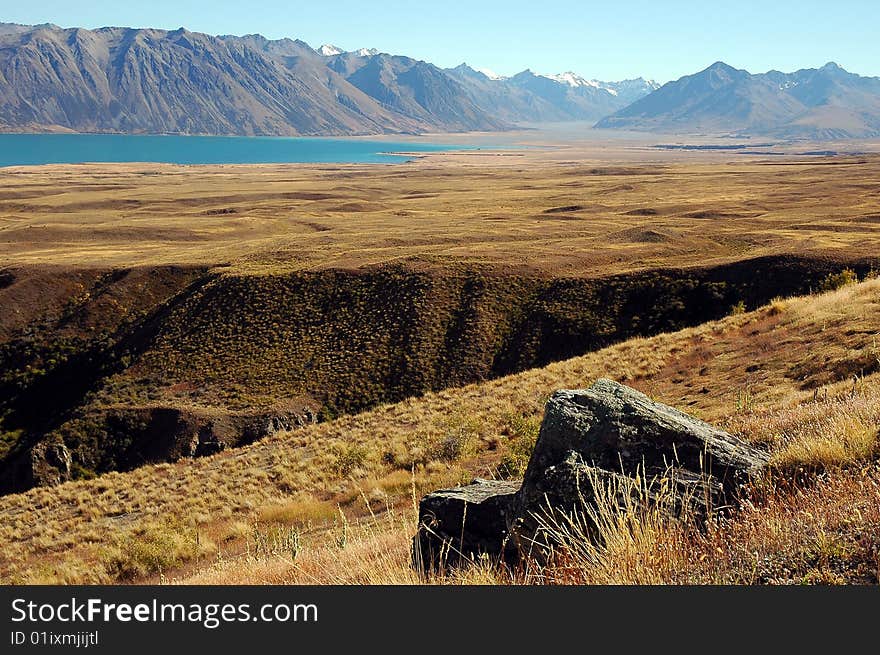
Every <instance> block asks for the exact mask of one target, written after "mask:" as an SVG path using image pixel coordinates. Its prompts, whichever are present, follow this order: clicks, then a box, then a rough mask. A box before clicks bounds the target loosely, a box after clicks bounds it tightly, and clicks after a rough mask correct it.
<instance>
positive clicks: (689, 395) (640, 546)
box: [0, 152, 880, 584]
mask: <svg viewBox="0 0 880 655" xmlns="http://www.w3.org/2000/svg"><path fill="white" fill-rule="evenodd" d="M569 154H571V153H568V152H566V153H563V155H562V156H561V157H560V156H559V155H557V156H556V158H555V160H553V161H550V159H548V158H546V157H544V156H531V157H530V156H526V155H523V156H519V155H517V156H512V155H511V153H507V154H503V155H502V154H498V155H494V154H491V153H486V154H480V155H468V156H464V155H461V156H458V157H457V158H456V157H455V156H451V155H450V156H439V157H426V158H423V159H420V160H418V161H414V162H412V163H409V164H405V165H394V166H369V167H367V166H357V165H344V166H327V165H322V166H274V165H273V166H210V167H185V166H163V165H146V164H138V165H82V166H47V167H40V168H8V169H2V170H0V273H2V272H3V271H2V269H8V270H10V271H12V272H13V277H15V276H19V277H20V278H21V279H22V280H25V281H27V279H28V275H29V274H30V272H31V271H45V270H52V271H55V273H53V276H50V277H45V278H41V277H39V276H35V277H32V278H30V279H31V280H33V282H32V283H30V286H26V287H22V288H25V289H26V294H25V295H20V296H18V295H15V294H17V293H19V292H18V291H17V290H16V289H18V288H19V287H17V283H16V284H12V285H11V286H7V287H6V289H5V291H4V290H3V289H0V291H3V292H4V293H7V294H11V295H7V296H5V297H6V298H9V299H11V300H9V302H10V303H13V304H14V306H12V305H10V306H12V312H11V313H7V312H4V314H7V315H5V316H0V328H2V330H5V331H6V332H8V334H11V335H18V334H20V333H21V331H22V330H25V331H31V330H34V329H36V328H35V327H34V326H37V327H39V326H40V325H41V322H42V321H43V320H44V317H45V304H46V302H47V301H46V298H52V297H53V294H56V295H58V296H59V298H62V300H63V302H64V303H68V298H67V297H68V295H70V296H71V297H75V296H76V295H77V294H78V293H80V292H81V291H82V289H79V287H78V286H77V285H78V284H79V283H78V282H77V280H78V278H77V276H78V275H81V274H82V271H85V270H86V269H95V268H100V269H102V270H106V271H112V270H114V269H123V268H137V269H139V270H140V269H143V270H144V271H149V270H154V269H156V267H159V266H163V265H173V266H177V267H183V268H187V267H193V270H194V271H195V272H193V273H191V274H190V273H186V274H185V275H184V276H183V278H182V281H181V280H177V281H176V282H175V284H188V283H189V282H190V281H191V280H192V279H196V278H197V277H198V275H201V273H199V272H198V271H197V270H196V269H198V270H200V271H205V270H210V271H212V272H214V273H216V274H218V275H220V276H221V277H223V276H225V277H228V278H229V279H231V280H232V281H231V282H228V283H224V284H225V285H226V286H222V288H223V289H226V288H227V287H229V286H230V285H232V287H234V285H235V284H237V282H236V280H235V279H232V278H234V277H235V276H238V277H260V278H261V279H268V278H269V277H270V276H278V275H284V274H286V273H301V272H309V271H321V272H325V271H338V270H346V271H352V270H365V269H369V268H371V267H375V266H376V265H380V264H389V263H390V264H395V263H403V264H406V266H407V267H408V268H410V269H414V270H420V269H422V270H434V271H437V270H440V271H444V270H448V269H450V268H455V267H460V266H470V265H479V266H486V267H491V268H493V269H495V270H497V271H500V272H501V273H504V274H517V275H519V274H522V275H527V276H537V277H542V276H543V277H548V278H596V277H603V276H607V275H611V274H616V273H629V272H634V271H644V270H650V269H655V268H658V267H693V266H695V265H701V266H709V265H721V264H725V263H731V262H737V261H741V260H744V259H749V258H755V257H760V256H764V255H797V256H801V257H804V256H808V257H815V258H819V259H822V258H824V259H829V260H832V261H833V262H840V263H841V266H843V265H844V264H846V262H850V261H857V260H873V259H876V257H877V252H878V250H877V241H876V233H877V230H878V229H880V156H877V155H871V154H867V155H859V156H851V157H829V158H825V157H818V158H816V157H811V158H802V159H798V158H794V159H793V158H788V157H786V158H782V157H776V158H770V157H768V158H766V159H760V158H756V159H753V158H748V157H740V158H736V157H732V156H725V157H710V156H705V155H701V156H700V157H698V158H694V159H693V160H685V161H682V160H681V159H680V158H679V157H678V156H676V157H672V158H669V159H663V160H660V161H653V162H650V163H646V162H644V161H637V160H636V159H635V158H633V159H631V160H627V161H626V162H625V163H619V162H618V163H614V162H608V161H604V162H596V163H592V162H591V163H584V162H583V161H580V160H574V159H572V160H571V161H569V160H566V159H565V157H566V156H568V155H569ZM59 272H60V273H62V275H61V276H60V277H59V276H58V275H57V274H58V273H59ZM144 275H147V273H144ZM190 275H191V277H187V276H190ZM65 276H67V277H68V278H69V280H68V282H69V286H70V289H69V290H66V291H65V293H64V294H58V292H57V289H55V288H54V287H58V286H63V285H64V284H66V282H65V280H64V277H65ZM135 277H136V276H135ZM16 279H17V278H16ZM45 280H49V282H46V281H45ZM851 281H852V280H851V278H848V277H846V276H843V277H841V278H840V279H839V282H840V283H841V284H842V283H844V282H851ZM160 282H161V280H160ZM2 283H3V280H2V279H0V286H2ZM44 284H51V285H53V288H48V287H45V288H44V286H41V285H44ZM267 284H268V282H267ZM169 285H170V283H169ZM218 285H219V283H218ZM834 286H837V284H831V285H829V287H830V288H831V287H834ZM83 288H86V286H83ZM132 288H133V289H136V288H138V287H135V286H132ZM169 288H171V287H170V286H169ZM242 288H243V289H244V291H243V293H244V292H245V291H247V289H249V288H250V289H253V288H256V287H242ZM150 289H151V291H150V293H155V298H152V297H150V298H135V300H136V301H137V302H142V303H143V304H144V305H145V307H150V306H152V305H155V304H156V303H159V304H161V302H163V301H164V300H163V299H164V298H165V297H166V296H164V295H163V294H164V293H165V291H163V289H164V287H162V284H160V283H157V284H156V285H154V286H153V287H150ZM68 291H69V294H68ZM22 293H24V292H22ZM168 293H171V292H168ZM65 294H67V295H65ZM129 296H131V297H123V296H122V295H114V294H113V293H109V294H104V295H103V296H101V298H98V299H97V300H95V302H97V303H99V304H101V303H103V304H101V307H100V311H92V312H91V313H90V314H88V315H86V317H85V318H84V319H83V320H82V322H81V323H77V322H76V321H73V322H71V321H70V320H68V318H65V317H64V316H62V319H64V320H59V321H58V324H57V325H55V324H54V323H53V324H52V325H51V326H50V327H51V330H49V332H50V333H51V334H50V336H51V338H53V339H54V338H56V337H57V336H58V335H59V334H60V335H62V336H64V335H67V334H68V333H69V332H70V333H72V331H73V330H74V328H75V329H76V331H77V332H78V333H79V332H82V333H87V332H89V333H90V332H92V331H97V332H100V330H101V329H102V328H104V326H102V325H92V324H91V323H89V320H98V319H96V318H95V317H98V318H100V317H103V318H107V317H111V316H114V317H116V318H114V320H116V321H121V320H122V318H120V317H124V316H126V315H128V314H129V313H134V310H133V309H132V308H131V307H130V306H129V304H131V303H133V304H134V305H137V302H135V300H132V298H134V295H132V293H131V292H129ZM200 297H201V296H199V295H198V294H196V295H194V296H191V298H195V299H196V301H197V300H198V299H199V298H200ZM62 300H59V304H61V303H62ZM123 301H124V302H123ZM120 303H123V304H124V303H129V304H125V305H124V306H123V305H122V304H120ZM68 304H69V303H68ZM74 304H76V303H74ZM196 304H198V303H196ZM65 306H67V305H65ZM199 306H201V305H199ZM4 309H5V308H4ZM748 309H751V308H748ZM732 310H733V311H732V312H731V315H730V316H728V317H727V318H724V319H722V320H718V321H712V322H708V323H705V324H703V325H700V326H697V327H690V328H687V329H684V330H678V331H669V332H666V333H663V334H659V335H657V336H653V337H650V338H636V339H629V340H626V341H623V342H621V343H618V344H616V345H613V346H610V347H607V348H603V349H601V350H597V351H595V352H592V353H588V354H585V355H582V356H578V357H573V358H569V359H565V360H564V361H558V362H555V363H551V364H549V365H547V366H541V367H538V368H534V369H531V370H527V371H523V372H521V373H517V374H514V375H507V376H503V377H499V378H496V379H493V380H485V381H481V382H478V383H475V384H469V385H463V386H455V387H453V388H448V389H444V390H436V391H429V392H426V393H424V394H423V395H421V396H417V397H411V398H408V399H405V400H402V401H401V402H396V403H383V404H379V405H378V406H376V407H373V408H371V409H369V410H367V411H363V412H360V413H356V414H351V415H344V416H341V417H340V418H337V419H335V420H330V421H326V422H323V423H320V424H317V425H310V426H306V427H303V428H300V429H296V430H292V431H288V432H280V433H277V434H275V435H273V436H269V437H267V438H265V439H263V440H261V441H258V442H255V443H253V444H251V445H249V446H245V447H242V448H232V449H228V450H225V451H223V452H220V453H218V454H216V455H212V456H210V457H204V458H198V459H185V460H181V461H180V462H177V463H173V464H158V465H150V466H144V467H142V468H138V469H136V470H133V471H130V472H126V473H107V474H104V475H101V476H99V477H97V478H95V479H91V480H79V481H75V482H68V483H65V484H61V485H59V486H55V487H43V488H35V489H32V490H30V491H27V492H25V493H20V494H10V495H7V496H3V497H0V578H2V580H3V581H5V582H119V581H126V582H128V581H134V582H142V581H154V582H155V581H175V582H185V583H186V582H217V583H230V584H239V583H245V582H280V583H309V582H316V583H328V582H345V583H348V582H369V583H373V582H376V583H382V582H385V583H389V582H401V583H409V582H418V581H419V580H418V578H417V576H416V575H415V573H414V572H413V571H412V570H411V569H410V568H409V566H408V562H409V555H408V549H409V539H410V538H411V536H412V534H413V532H414V530H415V513H414V501H415V499H416V498H417V497H418V496H419V495H420V494H422V493H424V492H427V491H430V490H433V489H436V488H438V487H442V486H446V485H452V484H456V483H459V482H464V481H468V480H469V479H470V478H472V477H473V476H475V475H479V476H482V477H515V476H517V475H519V474H520V473H521V472H522V469H523V466H524V464H525V461H526V460H527V457H528V454H529V452H530V449H531V446H532V444H533V442H534V439H535V437H536V434H537V428H538V425H539V422H540V419H541V415H542V411H543V405H544V402H545V400H546V398H547V396H548V395H549V394H550V393H551V392H552V391H553V390H554V389H557V388H563V387H584V386H587V385H588V384H590V382H591V381H592V380H593V379H595V378H597V377H599V376H606V377H611V378H614V379H617V380H619V381H621V382H624V383H627V384H631V385H632V386H634V387H636V388H638V389H640V390H642V391H645V392H646V393H648V394H650V395H652V396H654V397H656V398H657V399H659V400H661V401H663V402H666V403H669V404H672V405H675V406H678V407H680V408H681V409H683V410H684V411H688V412H691V413H693V414H696V415H697V416H700V417H701V418H704V419H706V420H709V421H712V422H715V423H718V424H719V425H722V426H723V427H726V428H727V429H730V430H732V431H734V432H735V433H737V434H739V435H740V436H742V437H743V438H745V439H747V440H749V441H752V442H755V443H758V444H761V445H762V446H764V447H767V448H769V449H770V450H771V453H772V462H773V474H772V475H771V480H770V481H769V482H768V483H767V486H766V487H764V488H762V489H756V490H755V493H754V496H753V498H752V499H751V501H750V503H747V504H746V505H745V507H744V508H743V509H742V510H741V511H740V512H738V513H737V514H735V515H733V516H732V517H730V518H725V519H723V520H721V519H719V520H718V521H717V522H716V523H714V524H713V526H712V528H711V529H710V530H709V531H708V533H698V532H694V531H692V530H689V529H688V528H686V527H685V526H681V525H671V524H668V523H667V522H665V521H661V520H659V518H658V517H657V516H654V515H651V514H650V513H646V514H644V515H642V514H639V513H638V512H634V513H631V514H629V515H626V514H624V515H623V516H621V517H608V525H607V535H606V537H607V538H606V539H605V540H604V541H605V544H606V546H605V547H604V549H599V550H597V549H592V550H591V549H589V548H586V547H585V546H584V544H583V540H580V541H579V540H577V539H571V540H570V544H569V545H570V548H569V549H568V550H567V551H565V552H562V553H560V558H561V559H560V560H559V561H560V562H562V565H560V566H558V567H556V568H554V569H547V570H540V571H529V570H523V571H517V572H513V573H501V572H499V571H498V570H495V569H492V568H491V567H488V566H477V567H474V568H473V569H471V570H470V571H468V572H465V573H458V574H452V573H451V574H450V575H448V576H445V577H443V578H441V579H439V580H438V581H439V582H451V583H456V582H463V583H466V582H538V583H540V582H562V583H564V582H745V583H751V582H877V580H878V575H880V539H878V536H877V535H880V511H878V507H880V470H878V466H877V463H876V459H877V455H878V446H877V434H878V430H880V402H878V401H880V356H878V344H877V337H878V335H880V282H878V281H877V280H876V279H868V280H867V281H864V282H862V283H860V284H844V285H843V287H842V288H840V289H838V290H831V291H830V292H829V293H827V294H825V295H810V296H805V297H801V298H791V299H778V300H775V301H773V302H772V303H770V304H769V305H766V306H763V307H760V308H757V309H754V311H747V308H746V307H745V306H744V305H739V306H736V307H733V308H732ZM683 311H684V312H685V313H687V311H690V308H683ZM10 314H11V315H10ZM193 315H197V314H186V313H184V317H189V316H193ZM89 317H92V318H89ZM261 318H265V317H261ZM101 320H103V319H101ZM62 323H63V325H62ZM181 324H182V323H181ZM232 324H233V325H234V326H238V325H239V323H235V322H234V321H233V322H232ZM59 326H60V327H59ZM179 326H180V325H179V324H175V326H173V327H175V329H176V328H177V327H179ZM483 327H485V326H483ZM481 330H482V327H481ZM167 334H172V335H174V334H176V333H175V332H168V333H167ZM160 336H161V335H160ZM190 336H194V335H190ZM195 336H197V335H195ZM16 338H18V337H16ZM173 341H174V343H171V344H170V346H169V349H168V352H169V353H171V354H175V352H176V351H174V349H173V348H172V346H173V347H176V345H179V343H180V340H179V339H177V338H176V337H175V338H174V339H173ZM190 341H192V342H193V344H192V348H194V349H195V348H196V346H197V345H198V344H196V343H195V341H198V339H195V340H193V339H190ZM155 343H158V344H159V345H160V346H161V345H162V340H161V338H160V339H159V340H158V341H155V342H151V344H153V345H155ZM188 343H189V342H188ZM218 344H222V340H221V341H217V342H216V343H215V342H214V341H211V342H210V343H209V345H210V346H211V347H212V348H215V347H216V346H217V345H218ZM151 347H152V346H151ZM187 347H188V348H189V347H190V346H189V345H187ZM151 352H156V353H159V354H160V355H162V356H163V357H165V355H164V354H163V353H165V354H167V353H166V352H165V350H162V349H158V350H155V349H154V350H153V351H151ZM192 352H199V351H198V350H197V349H196V350H193V351H192ZM157 361H158V365H157V366H160V365H161V363H162V361H170V360H169V359H168V357H165V359H162V357H159V359H158V360H157ZM254 361H257V360H254ZM135 368H136V367H135ZM267 370H269V371H270V372H271V371H273V370H274V369H267ZM203 372H204V371H202V370H201V369H200V370H199V371H198V373H199V375H201V374H202V373H203ZM273 375H274V373H273ZM194 379H196V380H198V379H200V378H194ZM264 382H265V381H262V380H261V384H263V383H264ZM150 384H151V385H152V384H153V382H150ZM267 384H268V383H267ZM266 388H267V389H268V388H269V387H268V386H267V387H266ZM148 391H149V392H152V387H151V388H150V389H149V390H148ZM114 393H115V392H114ZM117 396H118V394H116V395H114V396H113V398H114V400H118V398H117ZM224 398H225V397H224ZM37 400H39V398H37ZM224 402H225V400H224ZM566 558H567V559H566Z"/></svg>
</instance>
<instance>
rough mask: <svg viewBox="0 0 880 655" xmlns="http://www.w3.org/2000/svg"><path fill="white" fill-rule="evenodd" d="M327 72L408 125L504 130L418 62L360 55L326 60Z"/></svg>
mask: <svg viewBox="0 0 880 655" xmlns="http://www.w3.org/2000/svg"><path fill="white" fill-rule="evenodd" d="M327 66H328V67H329V68H330V69H331V70H333V71H335V72H336V73H338V74H339V75H341V76H342V77H344V78H345V79H346V80H347V81H348V82H349V83H351V84H352V85H354V86H355V87H357V88H358V89H360V90H361V91H363V92H364V93H366V94H367V95H369V96H370V97H371V98H375V99H376V100H377V101H378V102H379V103H380V104H381V105H382V107H385V108H387V109H389V110H392V111H394V112H397V113H399V114H401V115H403V116H407V117H409V118H411V119H414V120H418V121H423V122H429V121H431V120H435V121H438V120H439V121H441V122H442V123H443V124H445V125H455V126H460V127H461V129H484V130H499V129H504V128H505V127H509V126H510V124H509V123H507V122H505V121H504V120H503V119H500V118H498V116H497V114H495V112H493V111H492V110H491V108H489V107H485V106H481V105H478V104H477V103H475V102H474V101H473V99H472V98H470V97H469V96H468V94H467V93H466V91H465V89H464V87H463V86H462V84H461V83H460V81H459V80H456V79H455V78H453V77H452V76H450V75H449V74H447V73H446V72H444V71H443V70H441V69H439V68H437V67H436V66H434V65H433V64H429V63H427V62H424V61H418V60H415V59H411V58H409V57H402V56H395V55H388V54H384V53H375V52H374V51H372V50H364V49H361V50H356V51H354V52H345V53H342V54H339V55H336V56H334V57H331V58H330V59H329V60H328V61H327Z"/></svg>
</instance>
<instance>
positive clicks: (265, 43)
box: [0, 23, 880, 138]
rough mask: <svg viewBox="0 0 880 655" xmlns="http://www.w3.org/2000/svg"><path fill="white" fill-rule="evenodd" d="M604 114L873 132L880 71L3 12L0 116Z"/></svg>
mask: <svg viewBox="0 0 880 655" xmlns="http://www.w3.org/2000/svg"><path fill="white" fill-rule="evenodd" d="M557 121H589V122H594V123H596V125H597V127H600V128H607V129H627V130H642V131H649V132H663V133H713V134H717V133H724V134H756V135H768V136H769V135H772V136H775V137H780V138H846V137H866V136H880V79H878V78H871V77H860V76H858V75H854V74H852V73H848V72H847V71H845V70H843V69H842V68H840V67H839V66H836V65H835V64H827V65H826V66H823V67H822V68H820V69H807V70H800V71H797V72H795V73H790V74H786V73H780V72H778V71H771V72H769V73H763V74H758V75H752V74H750V73H748V72H747V71H744V70H738V69H735V68H732V67H730V66H728V65H726V64H724V63H722V62H718V63H716V64H713V65H712V66H710V67H709V68H707V69H706V70H704V71H701V72H700V73H697V74H695V75H690V76H686V77H683V78H681V79H679V80H676V81H674V82H669V83H667V84H665V85H663V86H660V85H659V84H657V83H655V82H653V81H651V80H645V79H642V78H636V79H631V80H623V81H619V82H602V81H599V80H592V79H586V78H584V77H581V76H580V75H577V74H575V73H573V72H565V73H561V74H538V73H535V72H533V71H531V70H525V71H522V72H521V73H518V74H516V75H513V76H511V77H503V76H499V75H496V74H494V73H492V72H491V71H487V70H485V69H477V68H472V67H470V66H468V65H467V64H461V65H460V66H457V67H455V68H448V69H443V68H440V67H438V66H435V65H433V64H431V63H428V62H425V61H420V60H416V59H412V58H410V57H406V56H400V55H391V54H387V53H382V52H380V51H378V50H376V49H368V48H361V49H359V50H354V51H346V50H344V49H342V48H339V47H336V46H333V45H330V44H325V45H322V46H320V47H318V48H317V49H315V48H312V47H311V46H310V45H309V44H307V43H305V42H304V41H300V40H292V39H279V40H269V39H267V38H265V37H263V36H260V35H258V34H251V35H246V36H232V35H224V36H211V35H207V34H201V33H195V32H189V31H187V30H185V29H183V28H180V29H178V30H173V31H166V30H158V29H132V28H124V27H105V28H100V29H96V30H87V29H80V28H60V27H58V26H56V25H51V24H43V25H36V26H28V25H16V24H10V23H0V131H78V132H122V133H178V134H233V135H355V134H395V133H397V134H402V133H406V134H417V133H425V132H456V131H475V130H480V131H497V130H505V129H511V128H514V127H515V126H516V125H517V124H520V123H540V122H557Z"/></svg>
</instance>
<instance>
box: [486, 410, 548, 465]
mask: <svg viewBox="0 0 880 655" xmlns="http://www.w3.org/2000/svg"><path fill="white" fill-rule="evenodd" d="M506 427H507V431H508V432H509V433H510V439H509V440H508V442H507V448H506V449H505V451H504V454H503V455H502V456H501V463H500V464H499V465H498V469H497V470H498V475H499V476H501V477H502V478H518V477H522V475H523V474H524V473H525V472H526V467H527V466H528V465H529V459H531V457H532V451H533V450H534V449H535V442H536V441H537V440H538V432H539V431H540V430H541V421H540V419H539V418H538V417H535V416H522V415H514V416H510V417H509V418H508V419H507V426H506Z"/></svg>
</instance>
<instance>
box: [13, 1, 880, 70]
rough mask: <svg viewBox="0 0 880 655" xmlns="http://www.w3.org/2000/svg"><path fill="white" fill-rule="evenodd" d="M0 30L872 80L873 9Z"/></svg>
mask: <svg viewBox="0 0 880 655" xmlns="http://www.w3.org/2000/svg"><path fill="white" fill-rule="evenodd" d="M0 22H14V23H25V24H36V23H46V22H48V23H55V24H57V25H60V26H62V27H86V28H95V27H102V26H106V25H118V26H126V27H157V28H163V29H177V28H178V27H185V28H187V29H189V30H191V31H194V32H207V33H209V34H239V35H240V34H252V33H259V34H263V35H264V36H267V37H269V38H282V37H290V38H298V39H302V40H303V41H305V42H307V43H309V44H310V45H312V46H313V47H317V46H319V45H321V44H323V43H332V44H335V45H337V46H340V47H342V48H344V49H346V50H354V49H356V48H360V47H371V48H378V49H379V50H381V51H383V52H390V53H392V54H405V55H408V56H411V57H415V58H417V59H424V60H426V61H430V62H432V63H434V64H436V65H438V66H441V67H444V68H445V67H451V66H456V65H458V64H460V63H462V62H467V63H468V64H470V65H471V66H473V67H475V68H488V69H491V70H493V71H496V72H497V73H500V74H502V75H511V74H514V73H517V72H519V71H521V70H524V69H526V68H530V69H531V70H532V71H534V72H536V73H560V72H564V71H569V70H571V71H574V72H576V73H578V74H581V75H583V76H585V77H587V78H596V79H601V80H607V81H612V80H620V79H626V78H632V77H639V76H642V77H646V78H650V79H654V80H657V81H658V82H666V81H669V80H673V79H677V78H679V77H681V76H682V75H688V74H690V73H694V72H697V71H698V70H702V69H703V68H705V67H707V66H709V65H710V64H712V63H713V62H715V61H718V60H721V61H724V62H726V63H728V64H730V65H731V66H735V67H736V68H744V69H746V70H748V71H750V72H752V73H759V72H765V71H767V70H770V69H776V70H781V71H786V72H788V71H793V70H797V69H799V68H815V67H818V66H821V65H823V64H825V63H826V62H828V61H835V62H837V63H838V64H840V65H841V66H843V67H844V68H846V69H847V70H850V71H852V72H854V73H859V74H861V75H875V76H880V45H878V43H880V39H878V37H877V31H878V26H880V0H852V1H848V0H838V1H836V2H819V1H815V0H798V1H790V0H759V1H755V0H738V1H735V2H724V1H722V0H716V1H715V2H707V1H706V0H703V1H702V2H694V1H672V2H659V1H653V2H652V1H646V0H616V1H614V2H608V1H605V2H591V1H583V0H581V1H578V0H533V1H531V2H520V1H508V2H502V1H500V0H487V1H479V0H472V1H471V2H461V1H459V0H442V1H439V2H438V1H437V0H432V1H431V2H419V1H418V0H408V1H402V0H391V1H383V0H331V1H326V0H310V1H309V2H297V1H296V0H235V1H229V0H194V1H186V0H141V1H140V2H124V1H123V2H120V0H109V1H107V0H85V1H81V2H77V1H76V0H29V1H28V2H21V0H15V1H14V2H13V1H11V0H0Z"/></svg>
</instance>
